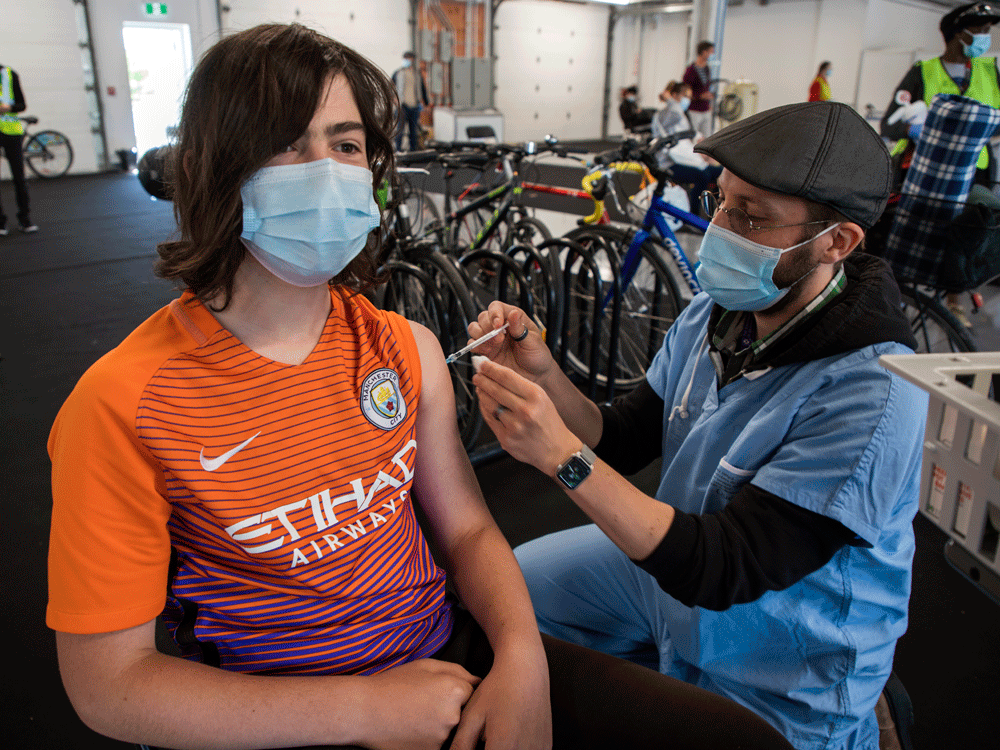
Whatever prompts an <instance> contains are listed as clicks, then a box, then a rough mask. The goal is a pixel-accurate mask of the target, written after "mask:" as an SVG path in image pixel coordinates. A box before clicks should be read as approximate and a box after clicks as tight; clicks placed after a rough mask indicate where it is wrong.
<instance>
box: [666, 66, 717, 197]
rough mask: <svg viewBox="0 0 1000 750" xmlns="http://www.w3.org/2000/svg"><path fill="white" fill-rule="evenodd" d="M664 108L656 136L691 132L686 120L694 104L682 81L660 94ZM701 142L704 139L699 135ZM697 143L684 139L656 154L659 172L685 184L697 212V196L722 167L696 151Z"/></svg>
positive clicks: (669, 86) (686, 85)
mask: <svg viewBox="0 0 1000 750" xmlns="http://www.w3.org/2000/svg"><path fill="white" fill-rule="evenodd" d="M660 99H661V101H663V103H664V105H665V106H664V108H663V109H661V110H660V111H659V112H657V113H656V116H655V117H654V118H653V137H654V138H662V137H663V136H667V135H674V134H675V133H682V132H684V131H690V130H691V122H690V121H689V120H688V117H687V110H688V107H689V106H690V105H691V87H690V86H689V85H688V84H686V83H683V82H682V81H671V82H670V83H668V84H667V86H666V88H664V89H663V92H662V93H661V94H660ZM696 137H697V139H698V140H701V136H700V135H699V136H696ZM694 144H695V140H694V139H693V138H682V139H681V140H680V141H678V142H677V143H676V144H674V145H673V146H671V147H670V148H664V149H660V152H659V153H658V154H657V155H656V158H657V162H658V163H659V167H660V169H664V170H667V169H669V170H670V173H671V174H672V175H673V178H674V181H675V182H677V183H679V184H681V185H684V186H685V188H686V189H687V192H688V200H689V203H690V206H689V208H691V209H693V210H695V211H697V206H698V197H699V196H700V195H701V194H702V193H703V192H704V191H705V190H706V189H707V188H708V186H709V185H711V184H712V183H714V182H715V180H716V179H717V178H718V176H719V174H720V173H721V172H722V167H720V166H718V165H717V164H715V165H713V164H711V163H710V162H709V160H708V158H707V157H705V156H703V155H701V154H696V153H695V152H694Z"/></svg>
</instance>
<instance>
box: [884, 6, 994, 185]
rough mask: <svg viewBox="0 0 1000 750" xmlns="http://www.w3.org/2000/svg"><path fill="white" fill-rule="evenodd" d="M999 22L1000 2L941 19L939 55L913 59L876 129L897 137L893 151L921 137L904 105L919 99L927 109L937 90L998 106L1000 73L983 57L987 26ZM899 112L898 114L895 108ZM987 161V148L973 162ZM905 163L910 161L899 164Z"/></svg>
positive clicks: (988, 41)
mask: <svg viewBox="0 0 1000 750" xmlns="http://www.w3.org/2000/svg"><path fill="white" fill-rule="evenodd" d="M997 21H1000V4H997V3H969V4H968V5H962V6H960V7H958V8H955V9H954V10H952V11H951V12H949V13H947V14H946V15H945V16H944V17H942V18H941V23H940V24H939V26H940V29H941V35H942V36H943V37H944V45H945V47H944V53H943V54H942V55H941V56H940V57H935V58H932V59H930V60H922V61H920V62H918V63H916V64H915V65H914V66H913V67H912V68H910V70H909V71H908V72H907V74H906V75H905V76H904V77H903V80H902V81H900V82H899V85H898V86H896V90H895V91H894V92H893V95H892V101H890V102H889V106H888V107H887V108H886V110H885V115H884V116H883V117H882V122H881V123H880V126H879V128H880V132H881V133H882V135H883V136H885V137H886V138H890V139H892V140H895V141H896V145H895V146H894V147H893V151H892V155H893V156H894V157H903V156H905V154H906V150H907V147H908V146H910V145H911V141H912V140H915V139H917V138H919V137H920V129H921V125H922V124H923V121H922V120H921V119H919V118H912V117H906V116H900V115H905V112H906V108H909V107H912V105H913V104H915V103H916V102H920V101H922V102H923V103H924V104H926V105H927V106H928V107H929V106H930V105H931V101H932V100H933V99H934V97H935V96H937V95H938V94H956V95H961V96H967V97H969V98H970V99H975V100H976V101H977V102H980V103H981V104H988V105H990V106H991V107H995V108H997V107H1000V74H998V71H997V60H996V58H995V57H986V56H985V55H986V53H987V52H988V51H989V49H990V45H991V42H992V40H991V38H990V29H991V28H992V27H993V24H995V23H996V22H997ZM900 109H903V112H900V113H899V114H897V111H898V110H900ZM988 164H989V154H988V153H987V151H986V149H983V152H982V153H981V154H980V155H979V161H978V163H977V166H978V167H979V169H981V170H985V169H986V167H987V166H988ZM902 166H903V167H906V166H908V161H907V162H904V163H903V164H902Z"/></svg>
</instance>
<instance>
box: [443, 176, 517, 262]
mask: <svg viewBox="0 0 1000 750" xmlns="http://www.w3.org/2000/svg"><path fill="white" fill-rule="evenodd" d="M516 178H517V174H516V173H515V175H514V177H513V178H512V179H511V180H509V181H507V182H505V183H504V184H503V185H499V186H498V187H495V188H493V189H492V190H490V191H489V192H488V193H486V195H483V196H481V197H479V198H477V199H476V200H474V201H473V202H472V203H469V204H467V205H465V206H462V207H461V208H460V209H458V210H457V211H450V212H448V213H447V220H446V222H445V223H446V225H447V224H451V223H453V222H458V221H460V220H461V219H462V218H464V217H465V216H468V215H469V214H471V213H472V212H473V211H478V210H479V209H480V208H483V207H485V206H491V205H493V203H494V202H495V201H497V200H498V199H500V198H503V199H504V200H503V201H502V202H501V203H500V205H499V206H497V207H496V209H495V210H494V211H493V215H492V216H490V219H489V221H487V222H486V223H485V224H484V225H483V228H482V229H480V230H479V233H478V234H477V235H476V236H475V238H474V239H473V241H472V244H471V245H470V246H469V250H479V249H480V248H481V247H482V246H483V245H485V244H486V241H487V240H488V239H489V238H490V237H492V236H493V233H494V232H495V231H496V228H497V227H498V226H499V225H500V223H501V222H502V221H503V220H504V219H505V218H507V213H508V212H509V211H510V208H511V206H513V205H514V201H515V200H516V199H517V196H519V195H520V194H521V192H522V190H523V187H522V186H521V184H520V182H518V180H517V179H516Z"/></svg>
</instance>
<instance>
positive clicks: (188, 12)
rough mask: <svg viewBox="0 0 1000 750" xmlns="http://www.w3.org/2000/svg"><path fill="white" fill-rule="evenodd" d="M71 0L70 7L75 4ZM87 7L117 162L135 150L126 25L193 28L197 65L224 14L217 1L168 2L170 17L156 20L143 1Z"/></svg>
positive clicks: (111, 153)
mask: <svg viewBox="0 0 1000 750" xmlns="http://www.w3.org/2000/svg"><path fill="white" fill-rule="evenodd" d="M65 1H66V3H67V4H70V2H69V0H65ZM87 7H88V8H89V9H90V28H91V32H92V33H93V45H94V58H95V60H96V63H97V75H98V79H99V81H100V85H101V91H100V94H101V106H102V107H103V108H104V131H105V133H106V135H107V141H108V158H109V159H110V160H111V162H112V163H113V164H114V163H116V157H115V152H116V151H117V150H119V149H131V148H133V147H134V146H135V131H134V130H133V127H132V101H131V97H130V95H129V80H128V65H127V64H126V62H125V45H124V42H123V41H122V24H123V23H124V22H125V21H131V22H140V23H150V24H153V23H172V24H177V23H183V24H187V25H188V26H189V28H190V31H191V53H192V57H193V59H194V61H197V59H198V57H199V56H200V55H201V54H202V53H203V52H204V51H205V50H206V49H208V48H209V47H210V46H212V44H213V43H214V42H215V41H216V40H217V39H218V20H217V19H218V16H217V13H216V5H215V0H168V1H167V11H168V12H167V15H165V16H156V17H151V16H147V15H146V14H145V12H144V10H143V8H144V7H145V3H142V2H138V1H137V0H99V1H98V2H89V3H87ZM111 89H114V92H115V93H114V94H111V93H109V92H110V90H111ZM140 156H141V154H140Z"/></svg>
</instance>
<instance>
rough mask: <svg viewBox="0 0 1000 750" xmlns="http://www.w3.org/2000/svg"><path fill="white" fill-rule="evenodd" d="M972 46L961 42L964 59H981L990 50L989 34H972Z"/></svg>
mask: <svg viewBox="0 0 1000 750" xmlns="http://www.w3.org/2000/svg"><path fill="white" fill-rule="evenodd" d="M971 36H972V44H966V43H965V42H962V51H963V52H965V56H966V57H982V56H983V55H985V54H986V53H987V52H988V51H989V49H990V42H991V39H990V35H989V34H972V35H971Z"/></svg>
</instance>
